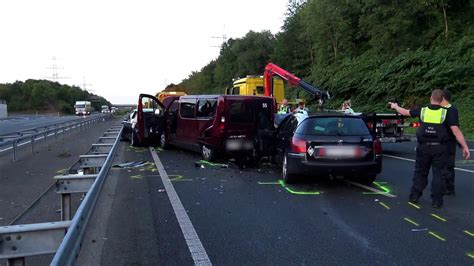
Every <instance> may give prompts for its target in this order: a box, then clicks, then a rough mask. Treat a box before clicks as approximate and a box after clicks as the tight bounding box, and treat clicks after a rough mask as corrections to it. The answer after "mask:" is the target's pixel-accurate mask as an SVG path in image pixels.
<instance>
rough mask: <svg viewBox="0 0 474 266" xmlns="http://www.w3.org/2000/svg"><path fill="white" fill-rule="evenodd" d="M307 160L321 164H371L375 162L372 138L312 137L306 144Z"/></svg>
mask: <svg viewBox="0 0 474 266" xmlns="http://www.w3.org/2000/svg"><path fill="white" fill-rule="evenodd" d="M306 143H307V144H306V145H307V149H306V158H307V159H308V161H319V162H337V161H341V160H344V161H345V162H364V161H366V162H369V161H373V160H374V152H373V147H372V145H373V144H372V136H370V135H369V136H365V137H361V136H340V137H337V138H334V137H333V136H312V137H311V138H309V139H308V141H307V142H306Z"/></svg>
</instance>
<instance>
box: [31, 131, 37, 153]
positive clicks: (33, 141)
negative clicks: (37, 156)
mask: <svg viewBox="0 0 474 266" xmlns="http://www.w3.org/2000/svg"><path fill="white" fill-rule="evenodd" d="M35 138H36V137H35V135H33V136H32V137H31V153H33V154H34V153H35Z"/></svg>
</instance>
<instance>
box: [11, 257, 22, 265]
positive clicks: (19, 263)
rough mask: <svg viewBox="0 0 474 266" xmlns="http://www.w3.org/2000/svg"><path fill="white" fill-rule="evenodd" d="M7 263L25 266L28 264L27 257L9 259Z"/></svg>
mask: <svg viewBox="0 0 474 266" xmlns="http://www.w3.org/2000/svg"><path fill="white" fill-rule="evenodd" d="M7 265H8V266H24V265H26V263H25V257H22V258H12V259H8V260H7Z"/></svg>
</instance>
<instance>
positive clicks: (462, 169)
mask: <svg viewBox="0 0 474 266" xmlns="http://www.w3.org/2000/svg"><path fill="white" fill-rule="evenodd" d="M383 156H384V157H389V158H393V159H398V160H404V161H409V162H415V160H413V159H408V158H403V157H398V156H393V155H387V154H384V155H383ZM454 170H458V171H461V172H466V173H474V170H469V169H464V168H459V167H454Z"/></svg>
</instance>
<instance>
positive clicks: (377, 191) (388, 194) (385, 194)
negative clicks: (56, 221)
mask: <svg viewBox="0 0 474 266" xmlns="http://www.w3.org/2000/svg"><path fill="white" fill-rule="evenodd" d="M345 181H346V183H349V184H352V185H354V186H357V187H361V188H363V189H367V190H369V191H372V192H375V193H376V194H379V195H382V196H386V197H389V198H396V197H397V196H396V195H393V194H390V193H387V192H384V191H381V190H378V189H376V188H373V187H369V186H366V185H362V184H359V183H356V182H353V181H350V180H345Z"/></svg>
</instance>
